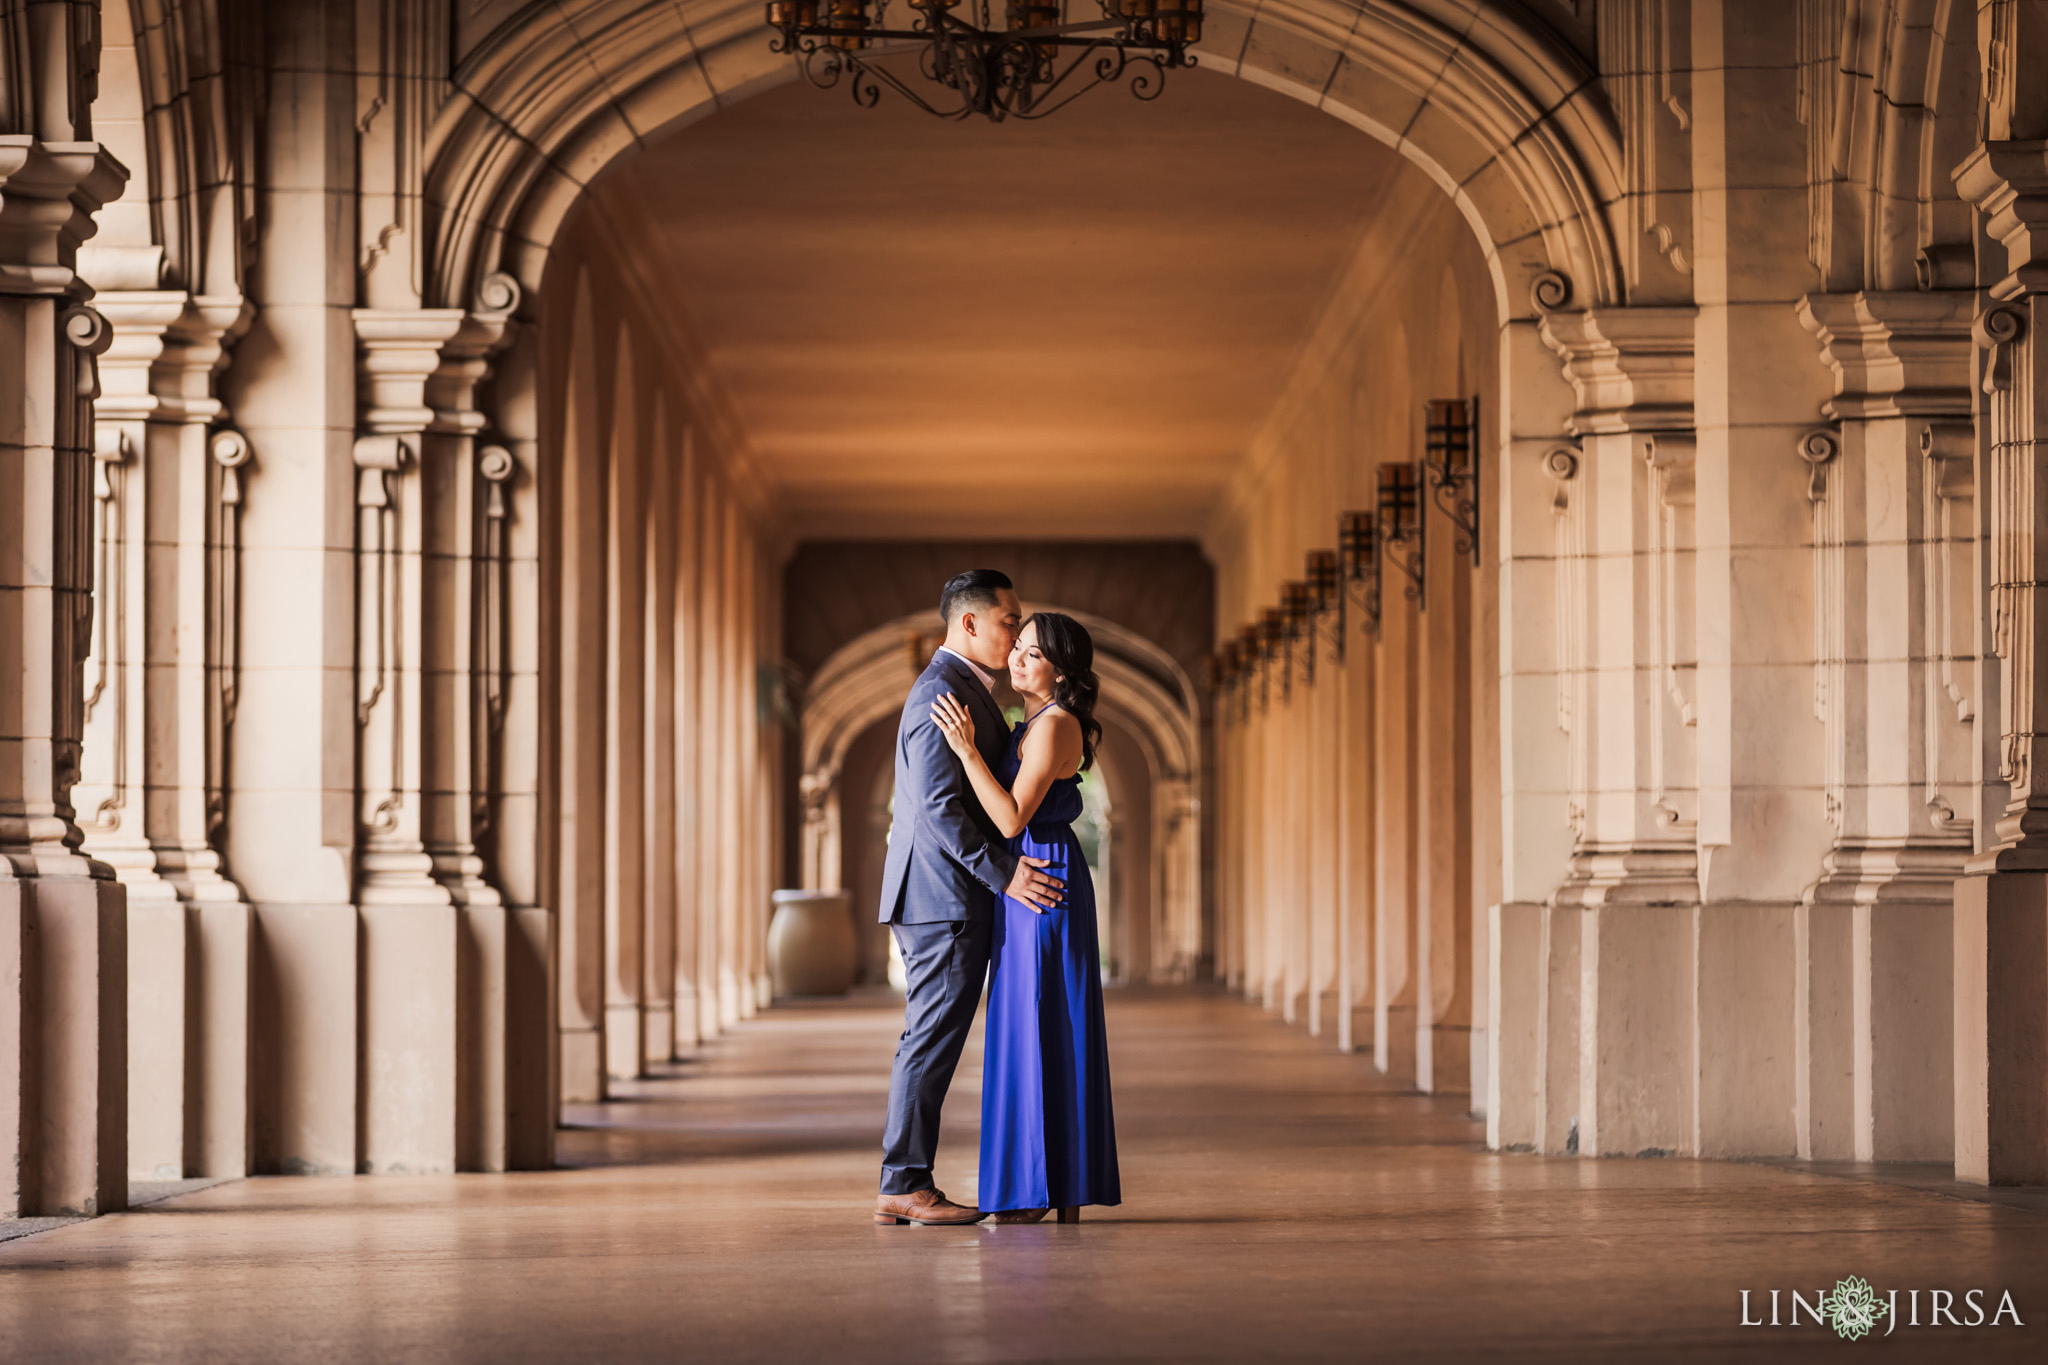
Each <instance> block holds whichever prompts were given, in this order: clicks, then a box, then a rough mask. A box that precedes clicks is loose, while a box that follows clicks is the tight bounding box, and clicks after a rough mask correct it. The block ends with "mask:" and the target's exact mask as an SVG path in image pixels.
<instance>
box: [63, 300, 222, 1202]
mask: <svg viewBox="0 0 2048 1365" xmlns="http://www.w3.org/2000/svg"><path fill="white" fill-rule="evenodd" d="M96 305H97V307H98V308H99V310H100V311H101V312H102V313H103V314H104V315H105V316H106V317H107V319H108V320H109V321H110V322H111V323H112V324H113V327H114V341H113V344H112V346H111V347H110V348H109V349H108V351H107V354H106V356H105V357H104V358H103V359H102V361H101V367H100V369H101V393H100V397H99V399H98V401H97V403H96V404H95V407H96V410H97V416H98V422H99V438H98V440H97V443H96V445H97V448H96V450H95V455H96V457H97V459H98V462H99V466H100V468H99V476H98V484H97V488H96V493H97V495H98V498H97V500H98V503H99V507H100V515H99V525H98V527H97V530H96V534H95V554H96V562H97V563H98V564H99V565H100V566H101V567H100V574H99V583H98V586H97V590H96V603H97V613H96V621H95V629H94V637H93V638H94V646H93V659H92V661H91V663H90V665H89V668H88V681H87V726H88V738H87V744H86V760H87V763H86V783H85V785H83V786H82V787H81V789H80V790H81V794H82V795H83V796H84V804H85V805H87V806H88V808H89V809H90V810H91V811H92V812H93V814H92V816H91V818H90V819H89V820H88V821H87V825H86V840H87V847H88V849H89V850H90V851H91V852H93V853H94V854H95V855H98V856H103V857H104V858H105V859H106V860H107V861H108V862H109V863H110V864H111V865H112V866H113V867H114V868H115V870H116V871H117V873H118V874H119V876H120V878H121V881H122V882H123V884H124V885H125V886H126V887H127V889H128V934H129V940H130V947H131V952H130V958H129V984H128V1013H129V1019H128V1030H129V1033H128V1036H129V1074H128V1121H129V1134H128V1167H129V1173H130V1174H131V1175H133V1176H136V1177H139V1178H145V1179H158V1180H164V1179H178V1178H181V1177H185V1176H235V1175H242V1174H245V1173H247V1171H248V1170H249V1165H250V1114H251V1109H250V1097H249V1078H250V1071H249V1044H250V1029H249V1006H250V975H249V974H250V965H251V959H250V950H251V945H252V938H251V929H252V925H253V920H252V912H251V910H250V908H249V906H248V904H247V903H246V902H245V901H244V900H243V898H242V893H241V889H240V888H239V887H237V886H236V885H235V884H234V882H232V881H231V880H229V879H228V878H227V876H225V875H224V873H223V871H222V860H221V856H220V853H219V851H218V850H217V849H216V848H215V847H214V843H213V840H214V837H215V833H216V831H217V830H218V828H219V826H220V824H221V822H222V820H224V819H225V817H226V795H225V790H224V771H225V762H224V755H225V752H226V748H227V743H228V737H229V733H230V731H231V729H232V726H233V721H234V713H235V701H236V687H237V684H238V682H239V678H240V651H239V648H238V643H237V642H238V638H239V634H240V628H241V600H240V599H241V591H240V546H239V541H240V529H241V513H242V506H243V503H244V501H245V499H246V497H247V495H248V492H249V487H250V482H249V481H250V474H251V472H252V462H251V458H250V447H249V443H248V441H247V440H246V439H244V438H243V437H242V435H241V434H240V433H239V432H237V431H235V430H233V429H232V428H228V427H225V426H221V427H218V428H217V429H212V430H209V428H210V426H211V424H215V423H218V422H220V421H221V419H222V418H223V417H224V416H225V411H224V407H223V405H222V404H221V402H220V401H219V399H218V398H216V397H215V396H214V391H213V390H214V384H215V381H216V379H217V377H218V375H219V374H220V372H221V370H222V368H223V366H224V365H225V363H226V358H227V352H226V346H227V344H228V342H229V341H230V340H232V339H233V338H234V337H235V336H237V335H239V334H240V332H241V331H242V329H243V328H244V327H245V326H246V325H247V323H248V321H249V318H250V314H251V310H250V309H249V307H248V305H247V304H246V303H245V302H244V301H243V300H242V299H240V298H239V297H233V296H229V297H217V298H209V297H199V298H195V297H193V296H192V295H190V294H188V293H185V292H183V291H175V290H125V289H124V290H108V291H105V292H103V293H101V294H100V295H99V297H98V299H97V300H96Z"/></svg>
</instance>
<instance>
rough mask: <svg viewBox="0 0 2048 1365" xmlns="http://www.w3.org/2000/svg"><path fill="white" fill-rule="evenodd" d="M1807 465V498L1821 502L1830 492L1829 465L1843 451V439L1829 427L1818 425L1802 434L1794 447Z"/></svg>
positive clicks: (1795, 451) (1810, 500)
mask: <svg viewBox="0 0 2048 1365" xmlns="http://www.w3.org/2000/svg"><path fill="white" fill-rule="evenodd" d="M1793 452H1794V453H1795V454H1797V455H1798V456H1799V459H1800V462H1801V463H1802V464H1804V465H1805V466H1806V500H1807V501H1808V502H1819V501H1820V500H1821V499H1823V498H1825V497H1826V496H1827V493H1828V466H1829V465H1831V464H1833V463H1834V460H1835V457H1836V456H1837V455H1840V454H1841V453H1842V441H1841V438H1840V437H1839V436H1838V435H1836V433H1835V432H1834V431H1833V430H1832V429H1831V428H1828V427H1816V428H1815V429H1814V430H1812V431H1809V432H1807V433H1806V434H1805V435H1803V436H1801V437H1800V438H1799V440H1798V442H1797V444H1795V445H1794V447H1793Z"/></svg>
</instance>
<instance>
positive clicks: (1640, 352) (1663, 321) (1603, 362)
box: [1539, 308, 1699, 436]
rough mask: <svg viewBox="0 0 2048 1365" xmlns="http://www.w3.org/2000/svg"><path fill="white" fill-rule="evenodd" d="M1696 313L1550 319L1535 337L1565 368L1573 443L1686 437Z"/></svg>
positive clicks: (1601, 311) (1595, 312)
mask: <svg viewBox="0 0 2048 1365" xmlns="http://www.w3.org/2000/svg"><path fill="white" fill-rule="evenodd" d="M1698 314H1699V310H1698V309H1696V308H1595V309H1588V310H1586V311H1584V312H1577V313H1547V314H1545V315H1544V317H1543V321H1542V324H1541V330H1540V333H1539V335H1541V336H1542V338H1543V344H1544V345H1546V346H1548V347H1549V348H1550V349H1551V350H1552V351H1554V352H1556V353H1557V355H1558V357H1559V358H1560V359H1561V360H1563V361H1564V377H1565V378H1566V379H1567V380H1569V381H1570V383H1571V386H1572V392H1573V394H1574V396H1575V398H1576V400H1577V401H1576V403H1575V405H1574V411H1573V413H1572V417H1571V420H1570V422H1569V423H1567V428H1566V429H1567V430H1568V431H1569V432H1570V433H1571V434H1572V435H1574V436H1588V435H1597V434H1605V433H1614V432H1622V431H1688V430H1690V429H1691V428H1692V424H1693V332H1694V323H1695V320H1696V319H1697V317H1698Z"/></svg>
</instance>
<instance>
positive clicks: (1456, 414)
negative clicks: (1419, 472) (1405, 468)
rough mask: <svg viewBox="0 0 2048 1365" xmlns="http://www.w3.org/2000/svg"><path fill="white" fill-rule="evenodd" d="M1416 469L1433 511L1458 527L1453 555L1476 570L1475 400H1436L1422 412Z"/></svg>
mask: <svg viewBox="0 0 2048 1365" xmlns="http://www.w3.org/2000/svg"><path fill="white" fill-rule="evenodd" d="M1425 412H1426V418H1425V421H1424V426H1423V450H1422V468H1423V472H1424V473H1425V474H1426V475H1427V476H1428V478H1429V486H1430V496H1431V497H1432V498H1433V499H1434V500H1435V502H1436V506H1437V510H1438V511H1439V512H1442V513H1443V514H1444V516H1446V517H1448V518H1449V519H1450V523H1451V525H1453V526H1455V527H1456V528H1457V529H1458V539H1457V546H1458V553H1459V554H1461V555H1466V554H1468V555H1471V556H1472V567H1473V568H1475V569H1476V568H1478V567H1479V396H1478V395H1477V394H1474V395H1473V396H1472V397H1471V398H1470V399H1469V400H1467V399H1463V398H1437V399H1432V400H1430V402H1429V404H1428V406H1427V408H1426V409H1425Z"/></svg>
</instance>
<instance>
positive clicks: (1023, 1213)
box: [990, 1209, 1047, 1223]
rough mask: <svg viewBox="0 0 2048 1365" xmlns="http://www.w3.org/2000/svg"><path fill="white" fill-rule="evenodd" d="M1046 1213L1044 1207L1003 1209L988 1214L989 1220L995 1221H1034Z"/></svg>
mask: <svg viewBox="0 0 2048 1365" xmlns="http://www.w3.org/2000/svg"><path fill="white" fill-rule="evenodd" d="M1046 1213H1047V1210H1045V1209H1004V1210H1003V1211H1002V1212H1000V1213H996V1214H992V1215H990V1221H991V1222H996V1223H1035V1222H1037V1221H1038V1220H1039V1219H1041V1218H1043V1217H1045V1215H1046Z"/></svg>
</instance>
